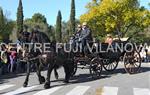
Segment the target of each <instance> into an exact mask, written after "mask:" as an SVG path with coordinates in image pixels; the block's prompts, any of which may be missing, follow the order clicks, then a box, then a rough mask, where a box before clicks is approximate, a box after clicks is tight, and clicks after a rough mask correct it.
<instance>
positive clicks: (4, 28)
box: [0, 8, 15, 41]
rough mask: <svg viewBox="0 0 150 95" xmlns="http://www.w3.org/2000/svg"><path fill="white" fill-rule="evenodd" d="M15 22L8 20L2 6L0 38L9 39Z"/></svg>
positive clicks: (0, 9) (0, 11)
mask: <svg viewBox="0 0 150 95" xmlns="http://www.w3.org/2000/svg"><path fill="white" fill-rule="evenodd" d="M14 25H15V23H14V22H13V21H10V20H8V19H7V18H6V17H5V16H4V14H3V10H2V8H0V40H1V41H3V40H5V39H9V35H10V34H11V33H12V30H13V27H14Z"/></svg>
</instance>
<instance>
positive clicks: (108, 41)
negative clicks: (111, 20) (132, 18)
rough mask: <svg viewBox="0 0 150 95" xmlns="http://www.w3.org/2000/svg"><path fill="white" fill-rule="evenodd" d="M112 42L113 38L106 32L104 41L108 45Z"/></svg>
mask: <svg viewBox="0 0 150 95" xmlns="http://www.w3.org/2000/svg"><path fill="white" fill-rule="evenodd" d="M112 42H113V38H112V36H111V35H110V34H107V37H106V40H105V43H108V44H109V45H111V44H112Z"/></svg>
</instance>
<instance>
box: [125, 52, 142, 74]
mask: <svg viewBox="0 0 150 95" xmlns="http://www.w3.org/2000/svg"><path fill="white" fill-rule="evenodd" d="M123 61H124V66H125V70H126V72H128V73H129V74H135V73H137V72H139V69H140V67H141V56H140V54H139V52H137V51H133V52H126V53H125V55H124V59H123Z"/></svg>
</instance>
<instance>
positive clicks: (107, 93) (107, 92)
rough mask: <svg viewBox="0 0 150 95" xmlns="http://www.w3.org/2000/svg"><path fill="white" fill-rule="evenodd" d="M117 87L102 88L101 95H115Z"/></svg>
mask: <svg viewBox="0 0 150 95" xmlns="http://www.w3.org/2000/svg"><path fill="white" fill-rule="evenodd" d="M117 93H118V87H104V88H103V89H102V95H117Z"/></svg>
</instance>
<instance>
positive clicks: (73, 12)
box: [69, 0, 76, 35]
mask: <svg viewBox="0 0 150 95" xmlns="http://www.w3.org/2000/svg"><path fill="white" fill-rule="evenodd" d="M75 25H76V23H75V0H71V14H70V33H69V35H72V34H73V33H75Z"/></svg>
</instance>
